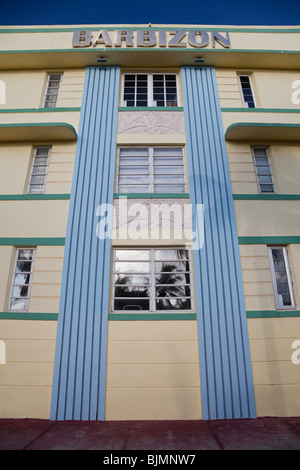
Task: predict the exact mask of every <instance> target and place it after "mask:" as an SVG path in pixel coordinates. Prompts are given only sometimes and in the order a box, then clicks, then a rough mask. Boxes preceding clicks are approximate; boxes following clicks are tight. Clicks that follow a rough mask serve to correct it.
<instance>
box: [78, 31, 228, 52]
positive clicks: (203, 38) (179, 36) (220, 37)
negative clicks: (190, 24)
mask: <svg viewBox="0 0 300 470" xmlns="http://www.w3.org/2000/svg"><path fill="white" fill-rule="evenodd" d="M210 38H211V44H212V47H215V46H216V42H218V43H219V44H221V45H222V46H223V47H226V48H228V47H230V39H229V34H228V32H227V31H226V32H225V33H222V34H220V33H218V32H217V31H210V32H207V31H204V30H202V29H199V30H193V31H184V30H180V31H166V30H164V29H160V30H159V31H155V30H154V29H140V30H138V31H133V30H129V29H117V30H115V31H110V32H109V31H108V30H106V29H101V30H100V31H99V33H96V35H93V32H92V31H91V30H89V29H79V30H76V31H74V36H73V42H72V45H73V47H90V46H92V47H95V46H97V44H100V45H102V46H105V47H121V46H122V45H125V46H126V47H155V46H158V47H188V45H190V46H191V47H197V48H199V47H206V46H207V45H208V44H209V41H210Z"/></svg>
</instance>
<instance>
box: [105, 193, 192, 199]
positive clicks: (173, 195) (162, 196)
mask: <svg viewBox="0 0 300 470" xmlns="http://www.w3.org/2000/svg"><path fill="white" fill-rule="evenodd" d="M119 198H124V199H125V198H127V199H189V198H190V195H189V193H125V194H123V193H114V199H119Z"/></svg>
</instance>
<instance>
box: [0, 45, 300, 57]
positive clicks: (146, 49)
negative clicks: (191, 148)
mask: <svg viewBox="0 0 300 470" xmlns="http://www.w3.org/2000/svg"><path fill="white" fill-rule="evenodd" d="M83 49H84V48H81V47H79V48H74V49H25V50H22V49H21V50H7V51H3V50H2V51H0V54H25V53H28V54H46V53H48V52H50V53H55V54H56V53H59V52H63V53H64V52H74V53H76V52H82V50H83ZM199 50H200V48H193V49H192V48H186V47H178V48H174V49H172V48H168V47H166V48H165V49H158V48H156V49H153V48H152V47H140V48H138V47H130V48H126V47H116V48H114V49H109V50H108V49H106V52H109V53H114V52H124V51H127V52H173V53H174V54H176V53H177V52H186V51H189V52H199ZM201 50H203V49H201ZM95 51H96V52H97V51H98V52H102V50H101V48H99V49H97V48H96V49H95V48H93V47H92V48H90V49H87V48H85V50H84V53H85V54H87V53H89V52H92V53H94V52H95ZM204 51H205V52H215V53H218V52H224V53H227V54H229V53H236V52H238V53H247V52H248V53H252V54H280V55H282V54H300V51H297V50H295V51H289V50H280V49H204Z"/></svg>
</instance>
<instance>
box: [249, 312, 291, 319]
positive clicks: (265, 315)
mask: <svg viewBox="0 0 300 470" xmlns="http://www.w3.org/2000/svg"><path fill="white" fill-rule="evenodd" d="M287 317H300V310H257V311H256V310H252V311H249V310H248V311H247V318H287Z"/></svg>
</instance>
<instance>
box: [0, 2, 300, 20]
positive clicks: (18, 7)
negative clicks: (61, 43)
mask: <svg viewBox="0 0 300 470" xmlns="http://www.w3.org/2000/svg"><path fill="white" fill-rule="evenodd" d="M145 23H146V24H147V23H152V24H158V23H160V24H199V25H200V24H203V25H205V24H210V25H275V26H276V25H277V26H279V25H300V0H248V1H246V0H222V1H221V0H206V1H203V0H150V1H148V0H146V1H145V0H138V1H133V0H123V1H120V0H106V1H103V0H102V1H101V0H98V1H97V0H96V1H95V0H85V1H84V0H59V1H57V2H43V1H41V0H16V1H14V0H0V25H69V24H99V25H100V24H120V25H121V24H145Z"/></svg>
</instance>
